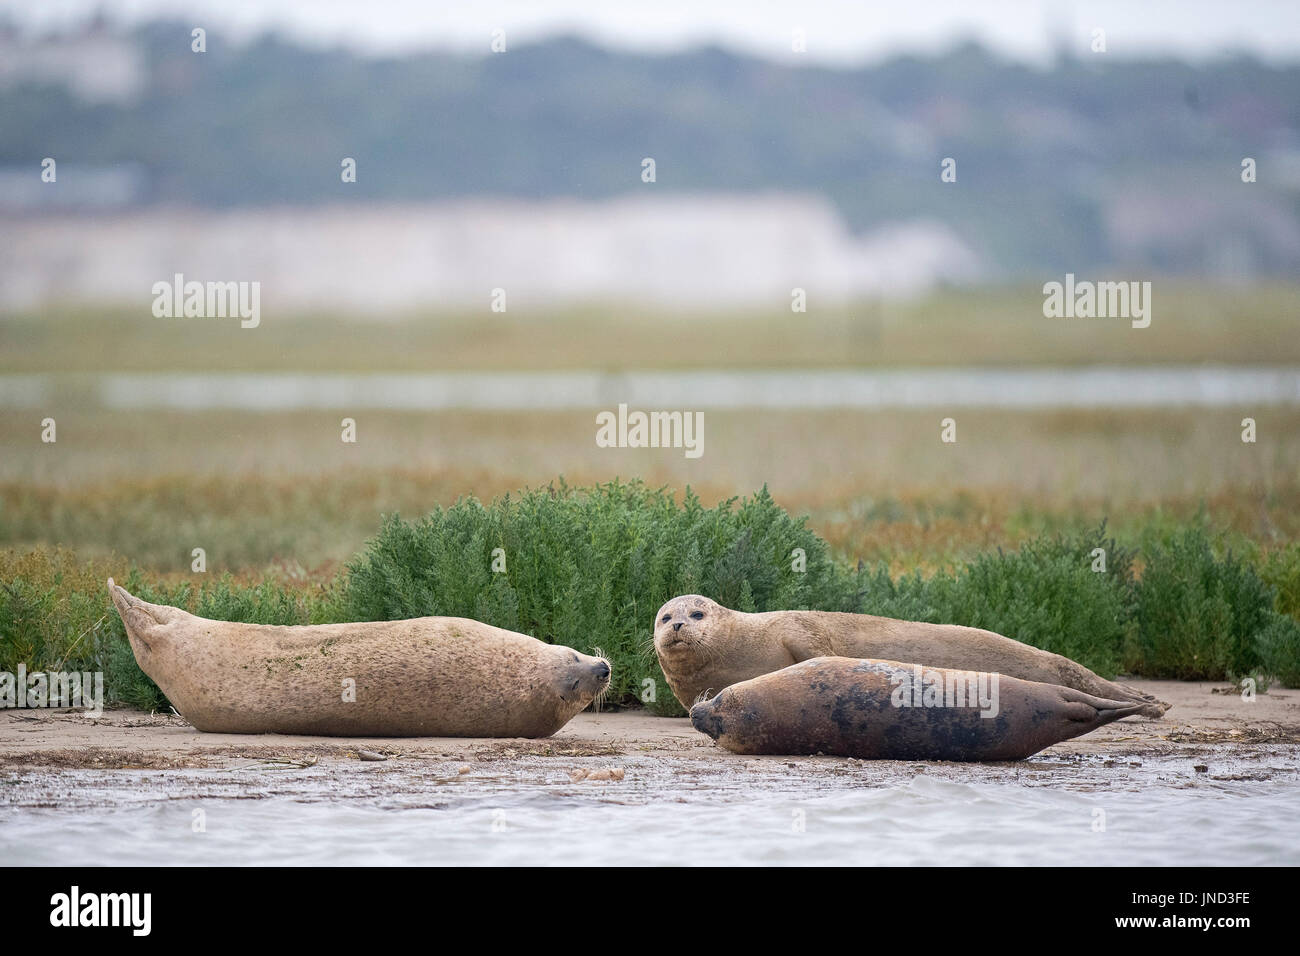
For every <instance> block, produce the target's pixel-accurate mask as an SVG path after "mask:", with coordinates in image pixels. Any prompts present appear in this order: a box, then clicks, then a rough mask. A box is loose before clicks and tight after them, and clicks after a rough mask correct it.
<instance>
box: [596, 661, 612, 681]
mask: <svg viewBox="0 0 1300 956" xmlns="http://www.w3.org/2000/svg"><path fill="white" fill-rule="evenodd" d="M596 677H597V678H598V679H599V680H607V679H608V678H609V664H608V663H606V662H605V661H596Z"/></svg>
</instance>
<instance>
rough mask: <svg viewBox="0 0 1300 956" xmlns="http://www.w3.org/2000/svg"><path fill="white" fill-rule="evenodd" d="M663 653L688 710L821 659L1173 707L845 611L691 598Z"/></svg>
mask: <svg viewBox="0 0 1300 956" xmlns="http://www.w3.org/2000/svg"><path fill="white" fill-rule="evenodd" d="M654 645H655V651H656V653H658V655H659V666H660V667H662V668H663V672H664V677H665V678H667V680H668V686H669V687H671V688H672V691H673V693H674V694H675V695H676V696H677V699H678V700H679V701H680V702H681V704H682V706H683V707H687V708H689V707H690V706H691V705H692V704H693V703H695V702H696V701H697V700H698V699H700V697H701V696H709V695H712V694H716V693H718V692H719V691H720V690H722V689H723V688H724V687H728V686H730V685H731V684H736V683H739V682H740V681H742V680H749V679H750V678H751V677H758V676H759V675H760V674H767V673H770V672H771V671H775V670H780V669H781V668H783V667H789V666H790V665H791V664H797V663H799V662H800V661H806V660H811V659H812V658H814V657H866V658H873V659H876V660H891V661H908V662H911V663H917V664H928V665H930V666H933V667H953V668H957V669H959V670H969V671H996V672H998V673H1000V674H1006V675H1008V676H1010V677H1019V678H1020V679H1021V680H1032V681H1041V682H1043V683H1047V684H1061V685H1063V686H1065V687H1073V688H1074V689H1075V690H1081V691H1083V692H1084V693H1085V694H1092V695H1094V696H1096V697H1104V698H1106V699H1108V700H1127V701H1136V702H1140V703H1141V704H1143V707H1142V708H1141V709H1140V710H1138V711H1137V713H1139V714H1142V715H1143V716H1146V717H1159V716H1161V715H1162V714H1163V713H1164V712H1165V711H1166V710H1168V709H1169V705H1168V704H1166V703H1164V702H1163V701H1159V700H1156V699H1155V698H1154V697H1152V696H1151V695H1150V694H1144V693H1142V692H1141V691H1139V690H1137V689H1135V688H1132V687H1126V686H1124V685H1123V684H1116V683H1114V682H1113V681H1108V680H1105V679H1104V678H1101V677H1099V676H1097V675H1096V674H1094V673H1093V672H1092V671H1090V670H1088V668H1086V667H1084V666H1083V665H1082V664H1076V663H1075V662H1074V661H1072V660H1070V659H1069V658H1068V657H1062V656H1061V655H1060V654H1053V653H1052V652H1051V651H1043V650H1039V649H1038V648H1036V647H1030V646H1029V645H1028V644H1022V643H1021V642H1020V641H1016V640H1012V639H1011V638H1009V637H1003V636H1002V635H1001V634H994V633H993V632H992V631H985V630H981V629H980V628H977V627H963V626H961V625H959V624H926V623H924V622H921V621H898V620H894V619H893V618H888V617H875V616H874V615H871V614H844V613H840V612H838V611H768V612H766V613H763V614H747V613H745V612H743V611H733V610H731V609H729V608H725V607H723V606H722V605H721V604H719V603H717V602H716V601H712V600H710V599H709V598H706V597H703V596H701V595H699V594H686V595H683V596H681V597H675V598H673V599H672V600H671V601H669V602H668V603H667V604H665V605H664V606H663V607H661V608H660V609H659V613H658V614H656V615H655V625H654Z"/></svg>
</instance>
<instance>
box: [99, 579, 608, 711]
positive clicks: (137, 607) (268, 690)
mask: <svg viewBox="0 0 1300 956" xmlns="http://www.w3.org/2000/svg"><path fill="white" fill-rule="evenodd" d="M108 592H109V594H110V595H111V596H112V598H113V604H114V606H115V607H116V608H117V612H118V614H119V615H121V617H122V623H123V624H125V625H126V633H127V638H128V639H129V640H130V642H131V650H132V651H134V653H135V659H136V661H137V662H138V663H139V665H140V669H141V670H143V671H144V672H145V673H146V674H148V675H149V676H150V677H151V678H152V679H153V680H154V682H155V683H156V684H157V685H158V686H159V687H160V688H161V689H162V692H163V693H164V694H166V695H167V699H168V700H170V701H171V702H172V706H174V707H175V708H176V710H177V712H178V713H180V714H181V716H183V717H184V718H185V719H186V720H188V721H189V722H190V723H192V724H193V725H194V726H195V727H197V728H198V729H199V730H203V731H208V732H210V733H230V734H313V735H323V736H356V737H413V736H437V737H548V736H550V735H551V734H553V733H555V732H556V731H557V730H559V729H560V728H561V727H563V726H564V725H565V724H566V723H568V721H569V720H570V719H571V718H572V717H573V716H574V715H575V714H577V713H578V712H579V711H580V710H582V709H583V708H584V707H586V706H587V705H588V704H589V703H591V702H592V701H593V700H595V699H596V698H597V697H598V696H599V695H600V694H602V693H604V691H605V689H606V688H607V687H608V686H609V678H610V667H609V662H608V661H606V660H605V659H603V658H598V657H588V656H587V655H585V654H579V653H578V652H577V651H575V650H574V649H573V648H571V647H563V646H561V645H555V644H546V643H544V642H542V641H539V640H536V639H535V638H532V637H529V636H528V635H527V634H517V633H515V632H514V631H507V630H503V629H502V628H499V627H492V626H491V625H489V624H483V623H481V622H479V621H471V620H468V619H465V618H458V617H419V618H413V619H410V620H405V621H375V622H371V623H359V624H313V625H308V626H302V627H278V626H271V625H261V624H236V623H232V622H227V621H211V620H208V619H207V618H202V617H196V616H194V615H193V614H190V613H189V612H187V611H183V610H181V609H180V608H175V607H168V606H166V605H161V604H149V603H148V602H146V601H142V600H140V599H139V598H137V597H134V596H133V595H131V594H129V593H128V592H127V591H126V590H125V589H124V588H121V587H119V586H117V585H116V584H114V583H113V579H112V578H109V579H108Z"/></svg>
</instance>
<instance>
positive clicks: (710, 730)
mask: <svg viewBox="0 0 1300 956" xmlns="http://www.w3.org/2000/svg"><path fill="white" fill-rule="evenodd" d="M755 683H757V682H756V681H743V682H741V683H739V684H732V685H731V686H730V687H727V688H725V689H723V691H722V692H721V693H720V694H717V695H716V696H714V697H710V698H709V699H708V700H701V701H697V702H696V703H695V705H694V706H693V707H691V726H692V727H694V728H695V729H696V730H698V731H699V732H700V733H702V734H708V735H709V736H710V737H712V738H713V739H714V740H716V741H718V743H720V744H722V746H724V747H727V748H728V749H731V747H730V743H731V741H732V740H733V739H736V738H741V739H748V738H749V737H750V736H752V735H754V734H755V733H756V732H758V731H760V730H761V728H762V726H763V724H764V722H765V720H767V721H768V722H770V715H769V714H767V710H768V708H767V707H766V706H765V702H764V701H763V699H762V697H761V695H760V696H759V697H758V698H757V699H756V698H755V695H754V694H753V693H751V692H750V687H751V685H753V684H755Z"/></svg>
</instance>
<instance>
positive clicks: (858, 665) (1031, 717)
mask: <svg viewBox="0 0 1300 956" xmlns="http://www.w3.org/2000/svg"><path fill="white" fill-rule="evenodd" d="M949 702H951V703H949ZM1142 706H1143V705H1142V704H1138V703H1134V702H1132V701H1118V700H1104V699H1102V698H1100V697H1093V696H1092V695H1091V694H1084V693H1082V692H1080V691H1077V690H1074V689H1073V688H1070V687H1061V686H1058V685H1056V684H1042V683H1038V682H1037V681H1027V680H1018V679H1017V678H1015V677H1004V676H1002V675H999V674H977V673H973V672H970V671H957V670H950V669H947V668H936V667H925V668H922V667H921V666H920V665H914V664H900V663H898V662H896V661H873V660H863V659H861V658H855V657H818V658H814V659H813V660H810V661H804V662H803V663H802V664H795V665H793V666H791V667H787V668H785V669H784V670H780V671H777V672H775V673H772V674H764V675H763V676H762V677H755V678H754V679H752V680H747V681H741V682H740V683H739V684H732V685H731V686H730V687H728V688H727V689H726V690H724V691H723V692H722V693H720V694H718V695H717V696H716V697H714V698H712V699H711V700H706V701H701V702H700V703H698V704H696V705H695V706H694V707H692V708H691V723H692V724H693V725H694V726H695V729H696V730H699V731H701V732H703V733H706V734H708V735H709V736H710V737H712V738H713V739H714V740H716V741H717V742H718V743H719V744H721V745H722V746H723V747H725V748H727V749H728V750H731V751H734V752H735V753H740V754H791V755H794V754H798V755H807V754H819V753H820V754H826V755H828V756H837V757H858V758H860V759H865V760H1022V759H1024V758H1025V757H1028V756H1029V755H1031V754H1035V753H1038V751H1040V750H1042V749H1043V748H1044V747H1050V746H1051V745H1052V744H1054V743H1059V742H1060V741H1062V740H1069V739H1070V738H1071V737H1078V736H1079V735H1080V734H1086V733H1088V731H1090V730H1096V729H1097V728H1098V727H1101V726H1102V725H1103V724H1108V723H1110V722H1111V721H1112V720H1119V719H1120V718H1121V717H1127V716H1128V715H1129V714H1136V713H1138V712H1139V711H1140V710H1141V708H1142ZM985 714H987V715H988V716H985Z"/></svg>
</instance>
